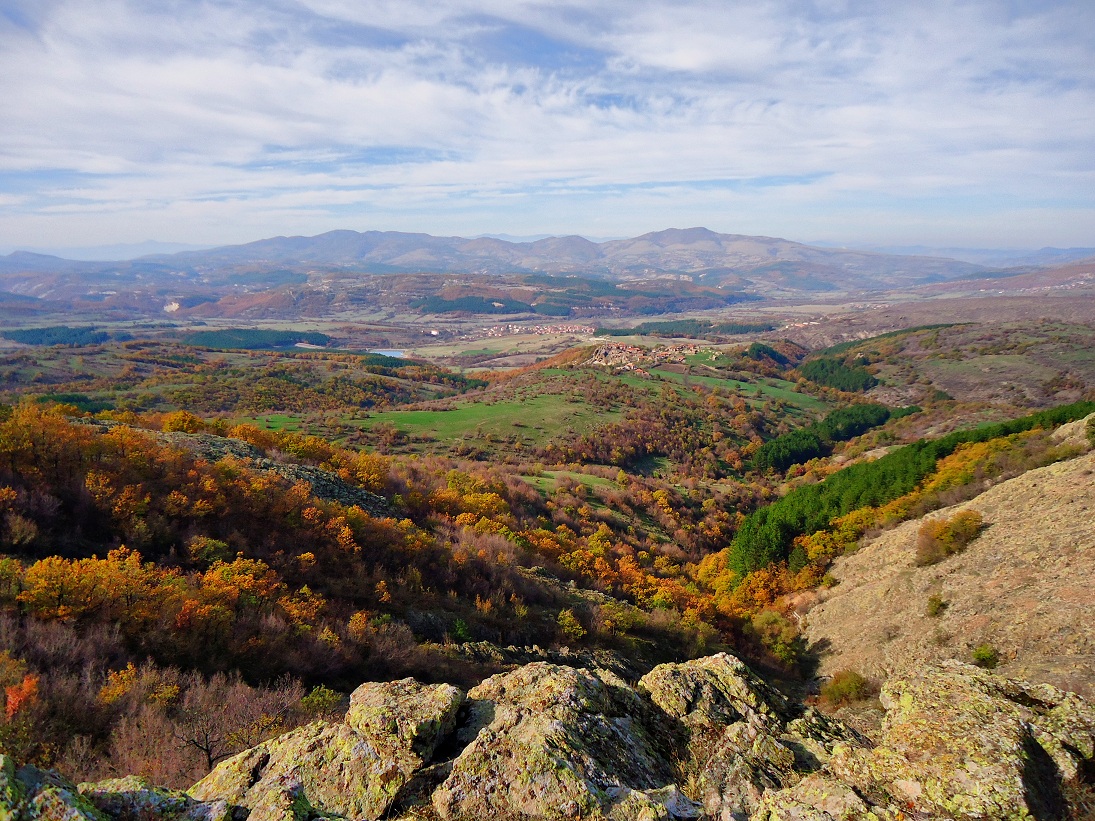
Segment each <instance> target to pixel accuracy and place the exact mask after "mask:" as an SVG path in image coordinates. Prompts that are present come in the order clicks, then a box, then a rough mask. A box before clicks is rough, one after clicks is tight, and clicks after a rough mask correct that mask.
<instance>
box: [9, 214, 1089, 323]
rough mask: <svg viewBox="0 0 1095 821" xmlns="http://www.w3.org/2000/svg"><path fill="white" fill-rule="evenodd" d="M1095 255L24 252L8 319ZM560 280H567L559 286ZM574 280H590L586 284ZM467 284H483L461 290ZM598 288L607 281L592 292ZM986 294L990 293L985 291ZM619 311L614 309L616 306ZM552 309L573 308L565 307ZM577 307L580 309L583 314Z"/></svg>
mask: <svg viewBox="0 0 1095 821" xmlns="http://www.w3.org/2000/svg"><path fill="white" fill-rule="evenodd" d="M1087 250H1091V249H1067V250H1061V249H1044V250H1043V251H1042V252H1037V254H1036V255H1035V257H1034V258H1032V261H1031V262H1029V263H1026V264H1024V265H1022V266H1019V267H1009V268H1001V267H994V266H989V265H987V264H985V263H983V262H981V263H978V262H974V261H968V260H956V259H952V258H947V257H945V256H931V255H909V254H891V253H881V252H878V251H869V250H862V249H846V248H822V247H817V246H811V245H804V244H802V243H797V242H791V241H789V240H785V239H777V238H772V237H753V236H741V235H737V234H719V233H715V232H714V231H709V230H708V229H706V228H688V229H675V228H673V229H668V230H664V231H655V232H653V233H649V234H643V235H642V236H639V237H634V238H631V239H615V240H606V241H603V242H594V241H592V240H589V239H586V238H583V237H578V236H569V237H545V238H542V239H528V240H523V241H512V240H506V239H500V238H497V237H486V236H484V237H477V238H472V239H468V238H464V237H435V236H431V235H429V234H409V233H401V232H396V231H366V232H364V233H358V232H356V231H330V232H328V233H326V234H320V235H319V236H315V237H274V238H272V239H264V240H259V241H258V242H251V243H247V244H246V245H229V246H223V247H219V248H209V249H194V250H187V251H182V252H178V253H172V254H162V253H161V254H155V255H148V256H143V257H140V258H138V259H131V260H120V261H113V262H103V261H98V262H96V261H83V260H66V259H62V258H60V257H55V256H48V255H43V254H36V253H30V252H26V251H18V252H15V253H12V254H9V255H7V256H0V303H3V311H4V313H5V314H6V315H9V316H17V315H18V316H25V315H30V314H38V313H41V312H47V311H56V310H58V309H61V308H63V307H64V306H67V308H66V309H67V310H70V311H71V310H76V311H89V312H97V313H98V315H100V316H106V317H109V316H114V315H115V314H112V313H111V312H112V311H118V312H121V313H119V314H117V315H118V316H122V315H126V316H130V315H133V312H137V313H138V314H143V315H149V314H154V313H157V312H159V313H161V314H162V312H163V311H171V312H177V315H178V316H183V315H187V314H190V313H196V314H204V315H209V316H213V315H223V314H224V313H225V312H235V313H239V312H241V311H260V310H261V311H266V312H268V313H270V314H271V315H274V314H276V315H278V316H293V315H296V314H297V313H299V312H301V311H305V310H310V311H315V312H322V311H330V310H334V309H335V307H337V305H339V304H343V303H344V304H345V305H347V306H353V305H361V304H371V305H379V304H391V305H397V304H402V305H408V304H411V303H412V302H414V301H415V300H424V299H429V298H430V297H431V296H436V295H440V294H442V292H443V291H444V299H446V300H460V299H462V298H464V297H468V296H474V297H476V298H480V299H485V298H486V297H487V296H489V294H488V291H490V289H491V288H496V287H497V288H502V289H503V290H501V291H499V292H498V293H499V294H505V295H507V296H506V298H507V299H513V300H516V301H517V302H518V303H523V302H526V301H527V299H532V298H533V297H532V296H531V293H532V292H529V294H526V296H522V295H521V293H520V292H519V290H520V288H522V287H523V288H526V289H527V288H532V289H533V291H535V292H536V293H542V294H547V293H548V292H549V291H550V292H558V293H562V292H564V291H567V292H569V291H574V289H575V288H577V290H576V291H574V294H571V296H572V297H574V298H575V299H577V298H578V297H576V296H575V294H578V293H586V294H591V293H594V292H597V293H600V291H598V288H600V289H601V290H602V291H603V290H604V287H605V284H607V283H611V284H612V286H613V287H610V288H609V290H608V291H607V292H605V293H603V294H601V297H598V298H599V299H601V298H602V297H604V296H605V295H606V294H609V293H614V292H615V285H616V284H624V283H626V289H627V292H628V294H629V295H628V296H627V299H632V298H634V297H639V298H642V297H641V295H642V294H643V293H647V292H650V293H653V292H657V294H658V297H657V304H658V305H660V306H662V307H661V308H659V309H658V310H662V309H664V310H669V307H668V306H669V305H670V303H673V304H676V303H675V302H674V301H673V300H671V299H670V300H667V299H666V295H667V294H672V293H678V294H679V295H680V296H681V297H682V298H683V297H685V296H686V293H685V292H687V298H688V299H695V300H701V301H706V302H710V301H712V300H714V302H716V303H719V304H721V302H722V301H725V300H726V299H736V300H742V299H750V298H756V297H777V298H778V297H801V296H805V295H811V294H817V295H834V296H835V295H840V294H855V293H863V292H872V291H873V292H878V291H890V292H892V291H895V290H902V291H903V290H905V289H919V288H923V287H925V286H933V287H941V288H951V287H952V283H954V287H957V286H958V283H959V282H960V281H963V280H993V281H995V280H999V279H1001V278H1005V277H1010V278H1014V277H1016V276H1017V275H1020V274H1027V273H1031V272H1041V271H1043V270H1045V269H1044V268H1043V267H1042V266H1039V265H1037V264H1035V263H1034V262H1033V259H1045V260H1046V261H1047V263H1049V264H1054V263H1056V264H1058V265H1060V263H1061V262H1062V261H1064V260H1074V259H1076V258H1077V257H1078V256H1079V257H1082V256H1085V254H1084V252H1085V251H1087ZM985 254H986V256H985V257H983V258H987V254H988V252H985ZM1093 256H1095V252H1093ZM1081 264H1083V263H1081ZM1066 273H1068V276H1072V275H1073V272H1071V271H1069V272H1066ZM1081 273H1083V272H1081ZM1077 276H1079V274H1077ZM560 277H562V278H563V280H566V281H555V280H556V279H558V278H560ZM574 277H577V278H580V279H582V280H583V281H586V282H587V284H586V285H581V286H579V285H577V284H576V283H577V280H574V279H572V278H574ZM553 278H555V279H553ZM456 280H459V281H462V282H465V284H467V283H468V282H470V281H471V280H474V281H475V282H476V283H477V284H476V285H475V287H474V288H472V289H471V290H468V287H470V286H468V287H465V288H464V290H463V291H461V290H460V289H459V288H458V287H457V286H456V284H455V282H456ZM567 281H569V282H572V283H574V286H573V287H572V286H571V285H567V284H566V282H567ZM595 281H600V282H602V285H600V286H596V287H594V286H592V285H590V284H588V283H590V282H595ZM1070 281H1071V280H1070ZM1085 281H1086V280H1085ZM677 283H679V284H677ZM1049 284H1051V285H1052V284H1053V283H1049ZM461 287H464V286H461ZM966 287H967V288H968V286H966ZM987 287H990V286H987V285H986V286H984V287H982V286H980V285H978V286H976V287H975V290H978V291H982V290H985V288H987ZM991 287H993V288H997V287H1000V286H996V285H993V286H991ZM1024 287H1026V288H1030V287H1037V285H1036V283H1032V284H1028V283H1024ZM507 288H508V289H509V290H505V289H507ZM514 288H517V289H518V290H517V291H515V290H513V289H514ZM591 288H592V290H590V289H591ZM454 289H455V290H454ZM28 297H30V298H32V299H31V300H30V301H29V302H28V301H27V299H26V298H28ZM526 297H527V299H526ZM494 298H495V297H493V296H492V297H491V299H494ZM541 298H542V299H548V297H547V296H542V297H541ZM621 298H622V297H621ZM552 299H554V297H552ZM502 301H503V302H505V299H503V300H502ZM601 301H602V302H603V301H604V299H602V300H601ZM608 302H609V303H611V304H615V302H614V301H613V299H609V300H608ZM706 302H704V304H706ZM415 304H419V303H415ZM461 304H462V303H461ZM551 304H552V305H553V306H554V308H555V309H557V310H559V311H563V308H562V307H561V305H557V304H556V303H555V302H552V303H551ZM568 304H569V303H568ZM627 304H629V305H630V304H632V303H630V302H629V303H627ZM682 304H684V303H682ZM689 304H691V303H689ZM697 304H699V303H697ZM260 305H261V306H262V307H261V308H260V307H259V306H260ZM172 306H175V307H172ZM578 307H579V306H577V303H576V307H575V310H577V309H578ZM347 309H348V308H347ZM677 309H678V310H680V308H679V307H678V308H677ZM590 310H592V309H590ZM649 310H651V311H653V310H654V308H653V307H650V308H649ZM563 312H564V313H565V311H563ZM571 313H572V315H575V314H574V312H573V311H572V312H571Z"/></svg>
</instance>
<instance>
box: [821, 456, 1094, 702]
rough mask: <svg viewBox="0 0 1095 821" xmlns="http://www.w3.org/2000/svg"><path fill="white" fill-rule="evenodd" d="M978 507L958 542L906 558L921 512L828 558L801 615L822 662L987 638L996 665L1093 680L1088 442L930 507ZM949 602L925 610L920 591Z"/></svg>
mask: <svg viewBox="0 0 1095 821" xmlns="http://www.w3.org/2000/svg"><path fill="white" fill-rule="evenodd" d="M967 509H968V510H976V511H978V512H979V513H981V515H982V516H983V517H984V519H985V521H986V523H988V525H989V526H988V528H987V529H986V530H985V531H984V533H983V534H982V536H981V537H980V538H979V539H977V540H976V541H975V542H974V543H973V544H972V545H970V546H969V548H967V549H966V551H965V552H964V553H961V554H959V555H956V556H952V557H950V558H948V559H945V560H944V561H943V562H941V563H939V564H936V565H932V566H929V567H916V566H915V565H914V562H913V557H914V553H915V550H916V535H917V531H918V529H919V528H920V525H921V523H922V522H923V519H920V520H916V521H911V522H906V523H905V524H903V525H901V526H900V527H897V528H896V529H894V530H892V531H889V532H887V533H884V534H882V535H881V536H879V537H878V538H876V539H874V540H873V541H872V542H870V543H869V544H868V545H867V546H865V547H864V548H862V549H861V550H859V551H858V552H857V553H855V554H853V555H850V556H846V557H844V558H842V559H840V560H839V561H838V562H837V564H836V565H835V567H834V569H833V575H834V576H835V577H836V578H837V579H838V580H839V584H837V585H836V586H835V587H833V588H832V589H830V590H829V591H826V592H824V593H823V594H822V601H821V603H820V604H818V605H817V606H815V607H814V608H813V609H812V610H811V611H810V612H809V614H808V616H807V620H806V621H807V636H808V638H809V640H810V642H811V643H817V644H818V645H819V647H821V648H824V647H827V648H828V650H827V652H824V654H823V656H822V667H821V673H822V674H823V675H829V674H832V673H833V672H834V671H836V670H840V669H843V668H851V669H854V670H858V671H859V672H861V673H863V674H864V675H867V676H869V677H872V678H877V679H884V678H888V677H889V676H891V675H895V674H896V675H900V674H902V673H904V672H906V671H908V670H910V669H913V668H915V667H917V666H920V665H922V664H924V663H925V662H928V661H942V660H944V659H947V658H956V659H960V660H963V661H969V660H970V654H971V650H972V649H973V648H974V647H976V646H978V645H980V644H982V643H986V642H987V643H989V644H991V645H993V646H994V647H995V648H996V649H997V650H998V651H999V653H1000V657H1001V665H1000V669H1001V671H1002V672H1003V673H1004V674H1005V675H1009V676H1019V677H1024V678H1029V679H1031V680H1035V681H1041V682H1047V683H1052V684H1058V685H1062V684H1063V685H1066V686H1068V687H1070V688H1071V689H1074V690H1077V691H1080V692H1087V693H1088V694H1090V693H1092V692H1093V691H1095V452H1093V453H1088V454H1087V455H1085V456H1081V457H1078V458H1075V459H1072V460H1069V461H1066V462H1060V463H1058V464H1055V465H1050V466H1048V467H1044V468H1039V469H1037V470H1032V471H1030V472H1029V473H1026V474H1024V475H1022V476H1019V477H1017V478H1015V479H1011V480H1009V481H1006V482H1003V483H1001V484H999V485H997V486H995V487H993V488H990V489H989V490H987V491H985V492H984V493H982V494H981V495H980V496H977V497H976V498H974V499H972V500H970V501H968V502H965V503H963V504H961V505H957V506H955V507H953V508H949V509H947V510H942V511H937V512H935V513H933V514H931V517H933V518H934V517H939V516H950V515H953V514H954V513H955V512H956V511H958V510H967ZM932 595H938V596H940V597H941V598H942V599H943V600H944V601H945V602H947V606H946V608H945V609H944V610H943V612H942V613H941V614H939V615H937V616H935V617H931V616H928V615H927V614H926V607H927V604H928V598H929V597H930V596H932Z"/></svg>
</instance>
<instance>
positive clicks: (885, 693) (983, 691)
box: [829, 662, 1095, 819]
mask: <svg viewBox="0 0 1095 821" xmlns="http://www.w3.org/2000/svg"><path fill="white" fill-rule="evenodd" d="M882 703H883V706H884V707H885V708H886V711H887V712H886V717H885V719H884V721H883V726H882V736H881V738H880V742H879V744H878V746H877V747H876V748H875V749H873V750H869V751H868V750H863V749H852V748H850V747H841V748H839V749H838V750H837V752H836V754H835V755H834V756H833V758H832V760H831V761H830V762H829V770H830V771H831V772H832V773H833V774H834V775H835V776H836V777H838V778H839V779H841V780H842V781H844V782H845V783H847V784H849V785H851V786H853V787H854V788H856V790H857V791H859V792H860V793H861V794H863V795H867V796H871V797H873V798H875V799H876V800H877V803H879V804H883V805H884V804H886V803H889V802H894V803H896V804H898V805H905V806H911V807H915V808H916V810H917V811H918V812H921V813H925V814H929V815H939V816H943V817H946V818H959V819H973V818H1027V817H1031V816H1033V817H1035V818H1059V817H1060V816H1061V813H1062V808H1063V800H1062V797H1061V784H1062V782H1068V781H1070V780H1075V779H1077V778H1078V777H1079V775H1080V773H1081V771H1082V769H1083V767H1085V766H1090V763H1091V761H1092V757H1091V751H1092V745H1093V738H1095V736H1093V733H1095V710H1093V709H1092V708H1091V707H1090V706H1089V705H1087V704H1085V703H1084V702H1083V700H1082V699H1080V698H1079V697H1078V696H1075V695H1072V694H1066V693H1063V692H1061V691H1059V690H1056V689H1055V688H1052V687H1049V686H1046V685H1039V686H1036V685H1029V684H1025V683H1022V682H1013V681H1008V680H1006V679H1003V678H1000V677H999V676H995V675H992V674H990V673H987V672H985V671H983V670H979V669H978V668H975V667H970V666H968V665H964V664H960V663H958V662H950V663H947V664H945V665H943V666H942V667H940V668H932V669H929V670H926V671H923V672H922V673H920V674H918V675H915V676H912V677H909V678H903V679H893V680H891V681H889V682H887V683H886V685H885V686H884V687H883V689H882ZM1085 762H1086V763H1085Z"/></svg>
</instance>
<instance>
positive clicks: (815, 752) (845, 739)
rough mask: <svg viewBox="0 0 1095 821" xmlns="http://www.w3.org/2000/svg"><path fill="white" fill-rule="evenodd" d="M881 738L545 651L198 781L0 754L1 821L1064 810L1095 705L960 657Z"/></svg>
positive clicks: (897, 692) (894, 695)
mask: <svg viewBox="0 0 1095 821" xmlns="http://www.w3.org/2000/svg"><path fill="white" fill-rule="evenodd" d="M882 704H883V707H884V708H885V709H886V716H885V719H884V721H883V724H882V728H881V730H880V731H879V733H878V734H877V737H875V738H873V739H868V738H866V737H864V736H863V735H860V734H859V733H857V732H856V731H854V730H852V729H851V728H850V727H848V726H846V725H844V724H842V723H841V722H839V721H836V720H834V719H832V718H829V717H827V716H825V715H823V714H821V713H819V712H817V711H816V710H814V709H813V708H811V707H804V706H803V705H801V704H795V703H792V702H790V701H788V700H787V699H786V698H784V697H783V696H782V695H781V694H780V693H778V692H777V691H775V690H773V689H771V688H770V687H769V686H767V685H766V684H765V683H764V682H763V681H761V680H760V679H759V678H757V677H756V676H755V675H754V674H753V673H752V672H751V671H750V670H749V669H748V668H747V667H746V666H745V665H744V664H743V663H742V662H740V661H739V660H738V659H736V658H734V657H733V656H730V655H726V654H722V655H717V656H711V657H708V658H703V659H698V660H695V661H691V662H687V663H684V664H665V665H661V666H659V667H657V668H655V669H654V670H652V671H651V672H650V673H648V674H647V675H646V676H644V677H643V678H642V679H641V680H640V681H639V682H638V684H637V685H636V686H634V687H631V686H628V685H627V684H626V683H625V682H624V681H623V680H621V679H620V678H619V677H617V676H616V675H614V674H613V673H610V672H607V671H602V670H579V669H574V668H571V667H564V666H560V665H554V664H548V663H543V662H540V663H533V664H528V665H526V666H524V667H521V668H518V669H516V670H514V671H512V672H508V673H504V674H500V675H497V676H493V677H491V678H489V679H487V680H486V681H484V682H483V683H481V684H480V685H479V686H477V687H475V688H473V689H472V690H470V691H469V692H468V693H466V694H465V693H463V692H461V691H460V690H458V689H456V688H454V687H451V686H449V685H433V686H427V685H422V684H419V683H417V682H415V681H413V680H411V679H405V680H403V681H397V682H388V683H370V684H365V685H362V687H360V688H358V690H357V691H356V692H355V693H354V695H353V697H352V700H351V705H350V709H349V711H348V712H347V715H346V717H345V719H344V720H343V721H341V722H317V723H314V724H311V725H309V726H307V727H302V728H300V729H298V730H295V731H293V732H291V733H288V734H286V735H283V736H281V737H280V738H276V739H273V740H271V741H267V742H264V743H263V744H260V745H259V746H257V747H255V748H252V749H250V750H247V751H246V752H243V753H241V754H239V755H237V756H235V757H233V758H230V759H228V760H226V761H223V762H221V764H220V765H218V766H217V767H216V769H214V770H213V772H211V773H210V774H209V775H208V776H206V777H205V778H204V779H202V780H201V781H200V782H199V783H198V784H196V785H195V786H194V787H193V788H191V790H190V791H189V794H187V793H181V792H172V791H169V790H163V789H158V788H155V787H153V786H151V785H149V784H147V783H146V782H143V781H142V780H140V779H136V778H125V779H115V780H112V781H105V782H99V783H96V784H81V785H79V787H76V786H74V785H72V784H71V783H69V782H67V781H65V780H64V779H63V778H61V777H60V776H58V775H57V774H56V773H51V772H44V771H41V770H37V769H35V768H33V767H23V768H21V769H18V770H16V768H15V767H14V764H13V762H11V760H10V759H8V758H6V757H4V758H3V761H2V764H3V766H2V768H0V819H4V821H7V819H16V820H17V821H31V820H32V819H39V818H48V819H72V821H79V820H80V819H96V821H107V819H116V820H117V821H138V819H141V820H143V819H153V818H172V819H188V820H189V819H193V821H242V819H244V818H247V819H250V821H313V819H319V818H352V819H376V818H381V817H385V818H405V819H408V820H409V819H412V818H414V819H428V818H433V819H443V821H471V819H577V818H581V819H606V820H608V821H624V820H625V819H626V820H628V821H630V820H631V819H648V820H649V821H655V819H657V821H670V820H671V819H700V818H704V819H719V821H731V819H747V818H749V819H763V821H784V820H786V821H791V819H795V820H796V821H828V820H829V819H876V820H881V819H890V821H896V820H897V819H912V818H916V819H928V818H959V819H979V818H991V819H998V818H999V819H1004V818H1015V819H1020V818H1036V819H1063V818H1066V817H1068V813H1069V810H1068V808H1067V801H1066V798H1065V795H1066V794H1068V793H1075V792H1077V791H1078V790H1079V791H1081V792H1082V790H1083V789H1084V786H1083V785H1084V782H1085V779H1087V780H1090V779H1091V777H1092V772H1093V767H1095V708H1093V707H1092V706H1091V705H1089V704H1087V703H1086V702H1085V701H1084V700H1083V699H1081V698H1080V697H1079V696H1076V695H1074V694H1071V693H1066V692H1063V691H1061V690H1057V689H1054V688H1052V687H1049V686H1047V685H1031V684H1027V683H1024V682H1017V681H1010V680H1008V679H1004V678H1001V677H999V676H996V675H992V674H990V673H987V672H985V671H983V670H979V669H978V668H974V667H969V666H966V665H962V664H958V663H955V662H948V663H945V664H944V665H942V666H939V667H932V668H928V669H924V670H922V671H921V672H919V673H917V674H915V675H911V676H908V677H904V678H899V679H893V680H891V681H890V682H888V683H887V684H886V685H885V687H884V688H883V691H882Z"/></svg>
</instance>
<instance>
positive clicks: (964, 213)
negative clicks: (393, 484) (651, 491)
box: [0, 0, 1095, 251]
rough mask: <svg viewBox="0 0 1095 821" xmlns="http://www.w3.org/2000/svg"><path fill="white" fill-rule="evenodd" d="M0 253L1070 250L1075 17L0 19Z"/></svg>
mask: <svg viewBox="0 0 1095 821" xmlns="http://www.w3.org/2000/svg"><path fill="white" fill-rule="evenodd" d="M0 78H2V79H0V251H7V250H11V249H13V248H46V249H61V248H66V247H68V248H71V247H74V246H95V245H119V244H126V243H141V242H144V241H147V240H157V241H161V242H174V243H189V244H204V245H218V244H229V243H239V242H248V241H251V240H255V239H260V238H264V237H269V236H276V235H311V234H317V233H321V232H324V231H328V230H333V229H345V228H349V229H353V230H358V231H364V230H400V231H421V232H426V233H431V234H439V235H460V236H475V235H479V234H488V233H492V234H501V233H504V234H511V235H518V236H520V235H529V234H582V235H585V236H595V237H613V236H620V237H622V236H635V235H638V234H641V233H644V232H646V231H652V230H659V229H663V228H668V227H678V228H684V227H690V226H698V225H702V226H706V227H708V228H711V229H712V230H716V231H722V232H726V233H738V234H759V235H766V236H779V237H785V238H788V239H794V240H798V241H807V242H809V241H826V242H835V243H845V244H883V245H885V244H891V245H892V244H902V245H911V244H919V245H930V246H963V247H986V248H991V247H997V248H1037V247H1041V246H1058V247H1069V246H1095V3H1093V2H1091V0H1065V1H1063V2H1051V1H1050V0H1046V1H1045V2H1028V1H1027V0H948V2H933V0H922V1H921V0H918V2H915V3H894V2H872V1H871V0H749V1H748V2H737V0H721V2H706V0H672V1H671V2H665V1H663V0H584V1H583V2H569V0H551V2H525V0H445V2H437V0H429V1H425V0H267V2H248V1H247V0H140V1H139V2H126V0H0Z"/></svg>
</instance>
